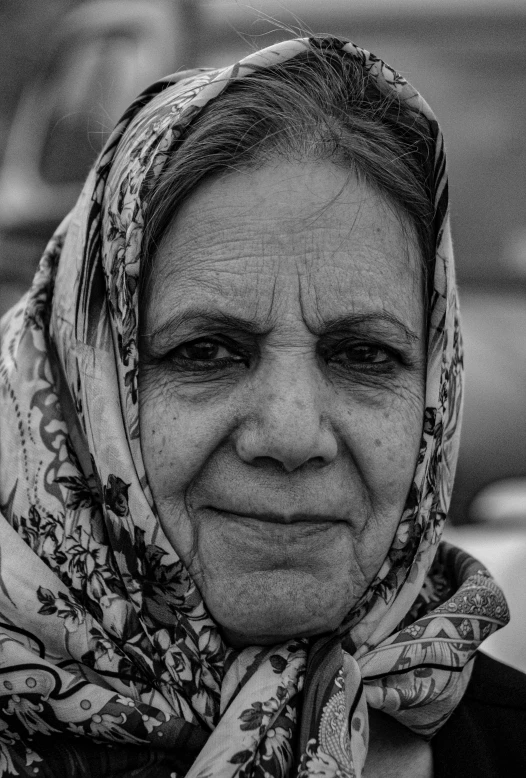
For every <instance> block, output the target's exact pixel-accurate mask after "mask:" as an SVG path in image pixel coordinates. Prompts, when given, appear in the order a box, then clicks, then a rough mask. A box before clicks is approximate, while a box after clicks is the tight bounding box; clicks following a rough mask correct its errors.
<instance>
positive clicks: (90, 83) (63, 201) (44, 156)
mask: <svg viewBox="0 0 526 778" xmlns="http://www.w3.org/2000/svg"><path fill="white" fill-rule="evenodd" d="M182 20H183V14H182V13H181V7H180V5H178V4H176V3H173V2H170V0H111V2H110V1H109V0H96V2H90V3H86V4H82V5H79V6H78V7H77V8H75V9H74V10H73V11H72V12H70V13H69V14H67V15H66V16H65V18H64V19H63V20H62V21H61V23H60V24H59V25H58V27H57V29H56V31H55V34H54V35H53V36H52V37H51V39H50V41H49V45H48V47H47V51H46V53H45V58H44V60H43V62H42V63H41V67H40V69H39V71H38V73H37V74H36V77H35V78H34V79H32V80H31V81H30V82H29V83H28V84H27V86H26V88H25V90H24V92H23V94H22V96H21V99H20V102H19V106H18V109H17V112H16V114H15V116H14V119H13V122H12V126H11V130H10V133H9V136H8V140H7V145H6V149H5V153H4V156H3V164H2V167H1V168H0V235H1V239H0V277H1V280H2V288H3V296H4V298H11V297H13V296H14V295H15V294H18V293H19V289H22V288H24V289H25V287H27V285H28V283H29V281H30V279H31V277H32V275H33V273H34V269H35V265H36V262H37V261H38V257H39V256H40V254H41V253H42V249H43V247H44V246H45V243H46V242H47V240H48V238H49V237H50V235H51V234H52V232H53V230H54V229H55V227H56V226H57V224H58V223H59V222H60V221H61V220H62V218H63V217H64V215H65V214H66V213H67V212H68V211H69V209H70V208H71V207H72V206H73V204H74V203H75V200H76V198H77V197H78V194H79V190H80V187H81V185H82V183H83V180H84V179H85V177H86V175H87V173H88V171H89V168H90V166H91V164H92V162H93V160H94V159H95V157H96V155H97V153H98V152H99V151H100V149H101V148H102V146H103V144H104V141H105V140H106V138H107V137H108V134H109V132H110V131H111V129H112V127H113V126H114V124H115V122H116V121H117V120H118V118H119V116H120V114H121V113H122V112H123V111H124V110H125V108H126V107H127V106H128V105H129V103H130V102H131V101H132V100H133V98H134V97H135V96H136V95H137V94H139V92H140V91H141V90H142V89H144V88H145V87H147V86H148V85H149V84H150V83H152V81H154V80H155V79H156V78H159V77H160V76H163V75H166V73H168V72H170V71H171V70H173V69H174V66H175V65H176V64H177V55H181V54H183V53H184V50H185V45H184V25H183V23H182ZM8 301H10V300H7V299H4V301H2V296H1V295H0V306H2V302H3V303H4V305H3V307H6V303H7V302H8Z"/></svg>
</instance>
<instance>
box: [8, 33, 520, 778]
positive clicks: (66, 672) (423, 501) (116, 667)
mask: <svg viewBox="0 0 526 778" xmlns="http://www.w3.org/2000/svg"><path fill="white" fill-rule="evenodd" d="M310 47H311V48H316V49H317V51H318V52H319V53H321V54H322V55H325V54H324V52H327V51H330V52H331V56H334V55H335V54H336V55H337V56H341V57H351V58H353V59H354V60H355V61H356V62H357V63H359V64H360V66H361V67H362V68H363V70H364V71H365V72H366V73H368V74H369V75H370V76H371V77H372V78H374V79H376V82H377V84H378V87H379V89H380V90H382V91H384V92H390V91H394V92H395V93H396V94H397V95H398V96H399V98H400V99H401V100H403V101H407V103H408V104H410V106H411V107H412V109H413V110H415V111H418V112H420V114H422V115H423V116H424V117H425V119H426V122H427V126H428V128H429V136H430V139H431V142H432V144H433V148H434V149H435V160H434V197H435V206H436V227H437V236H438V237H437V246H436V264H435V269H434V281H433V289H432V293H431V297H430V304H429V312H428V332H429V345H428V357H427V379H426V389H425V416H424V419H423V432H422V439H421V447H420V454H419V457H418V462H417V465H416V469H415V473H414V480H413V484H412V487H411V489H410V491H409V494H408V497H407V503H406V506H405V509H404V511H403V514H402V516H401V518H400V523H399V526H398V529H397V532H396V535H395V538H394V540H393V543H392V547H391V548H390V550H389V553H388V555H387V557H386V559H385V561H384V563H383V565H382V567H381V569H380V570H379V571H378V574H377V575H376V577H375V579H374V581H373V582H372V583H371V585H370V587H369V589H368V590H367V592H366V593H365V595H364V596H363V597H362V599H361V600H360V602H359V603H358V604H357V605H356V606H355V607H354V608H353V609H352V612H351V613H350V614H349V616H348V617H347V618H346V619H345V620H344V622H343V624H342V626H341V627H340V629H339V630H337V631H336V632H335V633H333V634H330V635H323V636H319V637H317V638H311V639H298V640H295V639H294V640H292V639H291V640H287V641H285V642H284V643H283V644H282V645H276V646H272V647H261V646H253V647H249V648H245V649H243V650H234V649H232V648H229V647H228V646H226V645H225V644H224V642H223V640H222V637H221V634H220V632H219V630H218V626H217V624H216V623H215V622H214V621H213V620H212V618H211V617H210V615H209V614H208V612H207V608H206V603H204V602H203V600H202V598H201V595H200V592H199V590H198V589H197V588H196V585H195V583H194V582H193V581H192V579H191V577H190V576H189V574H188V572H187V570H186V568H185V567H184V565H183V564H182V562H181V560H180V559H179V558H178V556H177V554H176V552H175V550H174V549H173V547H172V546H171V545H170V543H169V542H168V540H167V538H166V535H165V534H164V532H163V530H162V527H161V525H160V523H159V518H158V516H157V513H156V510H155V505H154V501H153V498H152V493H151V490H150V488H149V485H148V481H147V478H146V474H145V468H144V464H143V459H142V454H141V448H140V437H139V413H138V390H137V372H138V354H137V322H138V301H137V298H138V293H139V286H138V282H139V273H140V266H141V241H142V237H143V226H144V225H143V202H142V199H141V192H142V191H143V188H144V187H143V183H144V182H145V180H146V177H148V182H149V185H151V183H152V181H153V182H155V180H156V178H157V177H158V176H159V175H160V174H161V172H162V170H163V167H164V166H165V163H166V162H167V160H168V159H169V157H170V154H171V153H172V148H173V146H174V144H175V143H176V141H177V139H178V138H179V137H180V135H181V132H182V131H183V130H184V128H185V127H187V126H188V124H189V123H190V122H191V121H192V120H193V118H194V117H195V116H196V115H197V114H198V113H199V111H200V110H201V109H202V107H203V106H205V105H207V104H208V103H209V102H210V101H211V100H214V98H215V97H216V96H217V95H219V94H220V93H221V92H222V91H223V90H224V89H225V88H227V86H228V84H229V83H230V82H231V81H232V80H235V79H241V78H244V77H246V75H247V74H249V73H251V72H253V70H254V69H257V68H266V67H268V66H270V65H273V64H275V63H278V62H283V61H285V60H287V59H290V58H291V57H295V56H298V55H299V54H300V53H301V52H304V51H305V50H306V49H309V48H310ZM0 392H1V394H0V403H1V404H0V512H1V516H0V621H1V625H0V776H9V775H21V776H29V775H32V776H34V775H38V776H57V775H68V776H70V777H71V778H77V776H79V777H80V776H97V777H100V776H124V775H132V774H133V775H134V776H137V777H139V776H142V777H145V776H152V777H153V776H155V777H156V778H163V776H166V777H168V776H174V778H178V776H183V775H186V776H187V778H198V777H199V778H207V777H208V776H217V777H219V778H227V777H230V776H237V777H238V778H248V777H249V776H254V777H257V778H270V777H271V778H285V776H291V777H292V776H300V778H307V776H324V777H325V778H330V777H332V776H346V777H348V778H351V777H352V778H355V777H358V776H360V775H362V772H363V768H364V763H365V758H366V754H367V748H368V737H369V735H368V733H369V728H368V707H372V708H376V709H377V710H380V711H383V712H384V713H386V714H388V715H390V716H393V717H394V718H395V719H396V720H398V721H399V722H401V724H403V725H404V726H406V727H408V728H409V729H410V730H412V731H413V732H415V733H417V734H418V735H420V736H422V737H423V738H426V739H429V738H431V737H432V736H433V734H434V733H435V732H436V731H437V730H438V729H439V728H440V727H441V726H442V725H443V724H444V722H445V721H446V720H447V719H448V717H449V716H450V714H451V713H452V711H453V710H454V708H455V706H456V705H457V703H458V702H459V700H460V699H461V697H462V694H463V692H464V690H465V688H466V685H467V683H468V680H469V677H470V673H471V667H472V663H471V661H470V660H471V659H472V658H473V656H474V654H475V652H476V650H477V647H478V646H479V645H480V643H481V641H483V640H484V639H485V638H486V637H488V635H490V634H491V633H492V632H494V631H495V630H496V629H498V628H499V627H501V626H503V625H504V624H505V623H506V621H507V620H508V611H507V606H506V603H505V600H504V597H503V595H502V592H501V591H500V589H499V588H498V587H497V585H496V584H495V583H494V581H493V580H492V578H491V577H490V575H489V573H488V572H487V571H486V570H485V569H484V568H483V567H482V566H481V565H480V563H478V562H477V561H476V560H474V559H472V558H471V557H470V556H468V555H467V554H466V553H464V552H463V551H460V550H459V549H455V548H453V547H452V546H449V545H447V544H445V543H444V542H441V541H440V537H441V532H442V527H443V524H444V520H445V517H446V514H447V510H448V505H449V500H450V493H451V488H452V480H453V474H454V470H455V463H456V456H457V449H458V438H459V426H460V416H461V394H462V346H461V336H460V327H459V315H458V305H457V292H456V287H455V280H454V268H453V254H452V246H451V238H450V228H449V218H448V200H447V181H446V170H445V158H444V148H443V141H442V135H441V133H440V130H439V128H438V124H437V122H436V119H435V117H434V115H433V113H432V112H431V110H430V109H429V107H428V106H427V104H426V103H425V102H424V100H423V99H422V98H421V97H420V95H419V94H417V93H416V91H415V90H414V89H413V88H412V87H411V86H410V85H409V84H407V82H406V81H405V80H404V79H403V78H402V77H401V76H400V75H398V74H397V73H396V72H395V71H393V70H392V69H391V68H390V67H388V66H387V65H386V64H384V63H383V62H382V61H381V60H379V59H378V58H377V57H375V56H373V55H372V54H370V53H368V52H367V51H364V50H363V49H360V48H358V47H357V46H355V45H354V44H352V43H349V42H346V41H341V40H337V39H334V38H317V39H301V40H292V41H287V42H285V43H280V44H278V45H274V46H271V47H269V48H267V49H264V50H262V51H259V52H257V53H254V54H251V55H250V56H248V57H247V58H246V59H244V60H242V61H241V62H239V63H237V64H235V65H233V66H232V67H230V68H226V69H222V70H207V71H202V70H199V71H194V72H192V73H189V72H188V71H187V72H186V73H184V74H178V75H175V76H173V77H169V78H167V79H164V80H163V81H161V82H159V83H158V84H156V85H154V86H153V87H152V88H150V89H149V90H147V91H146V92H145V93H143V94H142V95H141V96H140V97H139V98H138V99H137V100H136V101H135V102H134V103H133V105H132V106H131V107H130V108H129V109H128V111H127V112H126V114H125V115H124V116H123V118H122V120H121V121H120V123H119V124H118V125H117V127H116V129H115V130H114V132H113V134H112V136H111V137H110V139H109V141H108V143H107V145H106V147H105V149H104V151H103V152H102V154H101V156H100V157H99V159H98V161H97V162H96V164H95V166H94V168H93V170H92V171H91V173H90V175H89V178H88V180H87V183H86V185H85V187H84V189H83V191H82V194H81V196H80V199H79V201H78V203H77V205H76V207H75V208H74V210H73V211H72V213H71V214H70V215H69V216H68V217H67V218H66V219H65V221H64V222H63V223H62V224H61V226H60V227H59V228H58V230H57V232H56V234H55V236H54V237H53V239H52V240H51V242H50V243H49V245H48V247H47V250H46V252H45V254H44V256H43V258H42V260H41V262H40V266H39V269H38V272H37V274H36V276H35V279H34V283H33V286H32V288H31V290H30V292H29V293H28V295H26V296H25V297H24V298H23V299H22V301H21V302H20V304H18V305H17V306H16V307H15V308H14V309H13V310H11V311H10V312H9V313H8V314H7V316H6V317H5V318H4V319H3V322H2V325H1V356H0Z"/></svg>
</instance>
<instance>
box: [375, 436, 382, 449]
mask: <svg viewBox="0 0 526 778" xmlns="http://www.w3.org/2000/svg"><path fill="white" fill-rule="evenodd" d="M374 445H375V446H376V447H377V448H379V447H380V446H381V445H382V441H381V440H380V438H376V440H375V441H374Z"/></svg>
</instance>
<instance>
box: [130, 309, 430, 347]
mask: <svg viewBox="0 0 526 778" xmlns="http://www.w3.org/2000/svg"><path fill="white" fill-rule="evenodd" d="M367 324H373V325H374V324H376V325H378V324H380V325H382V324H383V325H386V324H387V325H390V326H394V327H396V329H398V330H399V331H401V333H402V334H403V335H404V337H405V339H406V340H407V341H409V342H411V343H414V342H416V341H418V339H419V336H418V334H417V333H416V332H414V331H413V330H411V329H410V328H409V327H408V326H407V325H406V324H404V322H403V321H402V320H401V319H399V318H398V317H397V316H395V315H394V314H391V313H387V312H386V311H378V312H375V313H350V314H346V315H344V316H335V317H332V318H330V319H326V320H324V321H323V323H322V324H321V325H320V326H319V327H317V328H316V330H312V328H311V327H308V329H309V330H310V332H312V333H313V334H314V335H318V336H321V335H332V334H336V333H338V332H341V331H342V330H352V329H357V328H358V327H362V326H363V325H367ZM182 325H185V326H188V325H190V326H198V327H203V328H218V327H219V328H223V329H227V330H229V331H231V332H234V331H237V332H239V331H244V332H247V333H250V334H251V335H256V336H264V335H268V334H269V332H270V331H271V329H272V326H267V327H265V326H262V325H261V323H260V322H257V321H256V320H255V319H252V318H242V317H239V316H232V315H231V314H228V313H225V312H224V311H219V310H217V311H214V312H211V311H210V310H205V309H203V308H199V307H192V308H187V309H186V310H183V311H180V312H178V313H175V314H173V315H172V316H170V317H169V318H168V319H167V320H166V321H165V322H164V323H163V324H161V325H159V326H158V327H156V328H154V329H153V330H152V331H151V332H147V333H144V334H142V335H140V337H139V339H140V340H142V341H146V342H151V341H152V340H157V339H159V338H161V339H162V338H163V337H165V336H167V335H169V334H171V333H172V332H176V331H177V330H178V329H179V328H180V327H181V326H182Z"/></svg>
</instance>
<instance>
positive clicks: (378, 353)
mask: <svg viewBox="0 0 526 778" xmlns="http://www.w3.org/2000/svg"><path fill="white" fill-rule="evenodd" d="M330 361H331V362H336V363H337V364H338V365H342V366H343V367H345V366H347V367H351V368H353V367H358V368H360V367H362V368H376V369H378V368H388V367H391V366H392V365H393V362H394V355H393V354H392V353H391V352H390V351H389V350H388V349H386V348H383V347H382V346H375V345H370V344H366V343H360V344H356V345H352V346H347V347H346V348H344V349H341V350H340V351H338V352H336V353H335V354H334V356H333V357H332V358H331V360H330Z"/></svg>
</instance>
